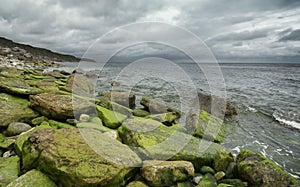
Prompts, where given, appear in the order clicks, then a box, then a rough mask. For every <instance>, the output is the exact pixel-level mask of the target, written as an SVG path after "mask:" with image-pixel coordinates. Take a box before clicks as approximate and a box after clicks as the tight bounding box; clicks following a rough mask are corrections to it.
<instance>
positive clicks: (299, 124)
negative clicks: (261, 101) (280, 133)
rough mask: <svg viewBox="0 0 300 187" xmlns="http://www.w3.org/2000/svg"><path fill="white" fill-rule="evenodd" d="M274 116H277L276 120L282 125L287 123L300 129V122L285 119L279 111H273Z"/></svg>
mask: <svg viewBox="0 0 300 187" xmlns="http://www.w3.org/2000/svg"><path fill="white" fill-rule="evenodd" d="M273 117H274V118H275V120H276V121H278V122H279V123H280V124H282V125H287V126H290V127H292V128H296V129H299V130H300V123H297V122H296V121H290V120H287V119H283V118H282V117H281V116H280V115H279V114H278V113H277V112H274V113H273Z"/></svg>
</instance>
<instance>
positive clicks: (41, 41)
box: [0, 0, 300, 61]
mask: <svg viewBox="0 0 300 187" xmlns="http://www.w3.org/2000/svg"><path fill="white" fill-rule="evenodd" d="M0 3H1V7H0V36H2V37H6V38H8V39H12V40H14V41H16V42H20V43H26V44H30V45H33V46H38V47H43V48H48V49H51V50H53V51H56V52H61V53H68V54H72V55H75V56H77V57H82V56H83V54H85V53H86V51H87V50H88V49H89V48H90V47H91V46H92V45H93V44H94V43H95V42H96V41H97V39H99V38H101V37H102V36H103V35H104V34H106V33H108V32H111V31H112V30H114V29H116V28H119V27H122V26H124V25H128V24H133V23H142V22H148V21H150V22H152V21H157V22H162V23H166V24H170V25H174V26H177V27H180V28H182V29H185V30H187V31H189V32H191V33H192V34H194V35H195V36H197V37H199V38H200V39H201V40H202V41H203V42H204V43H205V45H207V46H208V48H209V49H210V50H211V51H212V53H213V54H214V55H215V56H216V57H217V58H218V59H276V58H287V59H296V60H298V61H300V1H298V0H231V1H229V0H215V1H212V0H185V1H182V0H152V1H144V0H99V1H97V0H86V1H82V0H39V1H37V0H0ZM131 32H134V31H131ZM159 33H164V31H163V28H160V30H159V29H158V30H157V33H156V34H157V35H159ZM172 33H173V34H174V35H172V34H170V33H167V35H165V36H163V37H162V38H164V37H171V38H172V39H173V40H177V39H178V38H176V37H177V34H176V33H175V32H172ZM133 34H134V33H133ZM138 34H140V35H143V32H142V29H141V31H139V33H138ZM144 34H148V33H147V32H145V33H144ZM127 37H128V35H127V34H124V35H121V34H120V35H119V36H118V37H114V38H111V39H110V41H109V42H108V43H109V45H114V46H118V45H120V44H121V43H122V42H124V41H126V43H127V44H129V43H130V42H128V38H127ZM142 38H143V37H142ZM180 40H181V42H182V43H181V44H182V45H184V43H187V41H188V40H185V38H180ZM158 53H159V54H160V55H162V56H164V55H166V56H171V57H172V58H174V59H176V58H180V55H181V54H180V55H179V56H178V54H179V53H178V52H176V50H174V49H172V47H170V46H164V45H155V44H154V45H150V44H139V45H133V46H131V47H127V48H126V49H125V50H124V51H123V52H120V53H119V55H120V56H122V55H125V56H127V57H128V56H130V55H131V56H135V57H134V58H136V57H140V56H143V55H146V56H147V55H148V56H155V55H156V54H158ZM181 56H182V55H181Z"/></svg>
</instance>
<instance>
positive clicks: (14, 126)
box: [7, 122, 32, 136]
mask: <svg viewBox="0 0 300 187" xmlns="http://www.w3.org/2000/svg"><path fill="white" fill-rule="evenodd" d="M31 128H32V127H31V126H30V125H28V124H27V123H20V122H13V123H10V124H9V125H8V128H7V134H8V135H9V136H15V135H19V134H21V133H22V132H26V131H29V130H30V129H31Z"/></svg>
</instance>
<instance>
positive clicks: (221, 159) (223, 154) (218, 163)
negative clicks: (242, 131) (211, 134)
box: [213, 150, 234, 172]
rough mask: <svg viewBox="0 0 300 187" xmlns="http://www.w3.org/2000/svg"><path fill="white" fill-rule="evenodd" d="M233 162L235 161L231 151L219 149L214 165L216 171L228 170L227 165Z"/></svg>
mask: <svg viewBox="0 0 300 187" xmlns="http://www.w3.org/2000/svg"><path fill="white" fill-rule="evenodd" d="M231 162H234V158H233V155H232V154H231V153H229V154H227V151H226V150H218V151H217V153H216V154H215V158H214V162H213V166H214V169H215V171H217V172H218V171H224V172H226V170H227V167H228V166H229V164H230V163H231Z"/></svg>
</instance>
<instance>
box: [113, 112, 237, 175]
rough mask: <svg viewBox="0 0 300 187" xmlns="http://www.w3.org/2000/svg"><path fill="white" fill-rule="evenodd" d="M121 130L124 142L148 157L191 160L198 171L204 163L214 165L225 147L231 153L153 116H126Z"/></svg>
mask: <svg viewBox="0 0 300 187" xmlns="http://www.w3.org/2000/svg"><path fill="white" fill-rule="evenodd" d="M118 132H119V135H120V137H121V139H122V140H123V142H124V143H125V144H127V145H130V146H131V147H132V149H134V150H136V151H137V152H138V153H139V154H140V156H141V157H143V158H145V159H149V160H185V161H190V162H192V163H193V165H194V167H195V169H196V170H197V171H199V170H200V168H201V167H202V166H205V165H206V166H211V167H212V163H213V161H214V158H215V156H216V154H217V152H218V151H221V150H224V151H222V153H223V154H225V155H228V156H229V157H232V155H231V153H230V152H229V151H228V150H226V149H225V148H224V147H222V146H221V145H219V144H216V143H213V142H209V141H206V140H200V139H198V138H195V137H193V136H191V135H188V134H185V133H182V132H179V131H177V130H176V129H174V128H170V127H167V126H165V125H163V124H162V123H160V122H158V121H155V120H152V119H144V118H139V117H134V118H130V119H127V120H126V121H125V122H123V124H122V126H121V127H120V128H119V129H118Z"/></svg>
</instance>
